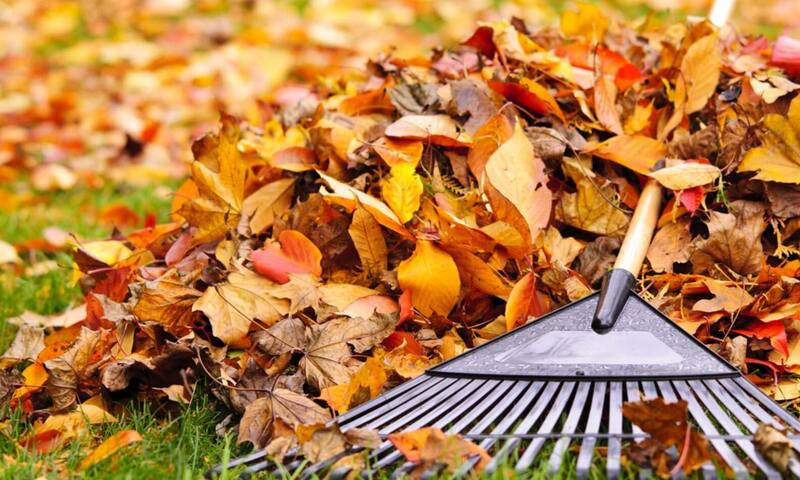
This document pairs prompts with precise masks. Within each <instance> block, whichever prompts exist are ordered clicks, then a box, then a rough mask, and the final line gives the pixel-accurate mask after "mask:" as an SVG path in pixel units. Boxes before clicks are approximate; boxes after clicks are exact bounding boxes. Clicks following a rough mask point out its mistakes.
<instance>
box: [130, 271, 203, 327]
mask: <svg viewBox="0 0 800 480" xmlns="http://www.w3.org/2000/svg"><path fill="white" fill-rule="evenodd" d="M200 296H201V293H200V292H198V291H197V290H195V289H193V288H189V287H187V286H185V285H183V284H181V283H179V282H176V281H173V280H170V279H164V280H161V281H159V282H153V283H152V284H150V285H148V286H147V288H145V289H143V290H142V293H141V294H140V295H139V301H138V302H137V303H136V306H135V307H133V314H134V315H135V316H136V317H137V318H138V319H139V320H141V321H143V322H156V323H160V324H162V325H164V327H165V329H166V330H167V331H168V332H170V333H172V334H173V335H176V336H179V337H180V336H183V335H185V334H187V333H189V331H190V330H191V328H192V325H193V321H194V318H195V317H196V314H195V313H194V312H195V310H193V309H192V307H193V305H194V303H195V301H196V300H197V299H198V298H199V297H200Z"/></svg>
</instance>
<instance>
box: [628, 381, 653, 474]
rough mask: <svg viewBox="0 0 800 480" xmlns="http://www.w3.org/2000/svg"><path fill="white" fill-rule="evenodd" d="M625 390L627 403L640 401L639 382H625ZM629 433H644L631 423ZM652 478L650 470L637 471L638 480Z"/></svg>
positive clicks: (639, 440) (637, 441) (637, 440)
mask: <svg viewBox="0 0 800 480" xmlns="http://www.w3.org/2000/svg"><path fill="white" fill-rule="evenodd" d="M625 389H626V390H627V392H628V401H629V402H638V401H641V400H642V391H641V390H640V389H639V382H635V381H634V382H625ZM631 431H632V432H633V433H634V434H637V435H640V434H642V433H644V432H642V429H641V428H639V427H638V426H637V425H636V424H634V423H631ZM641 441H642V439H641V438H637V439H636V440H634V442H636V443H639V442H641ZM652 476H653V471H652V470H651V469H649V468H642V469H641V470H639V478H642V479H645V478H650V477H652Z"/></svg>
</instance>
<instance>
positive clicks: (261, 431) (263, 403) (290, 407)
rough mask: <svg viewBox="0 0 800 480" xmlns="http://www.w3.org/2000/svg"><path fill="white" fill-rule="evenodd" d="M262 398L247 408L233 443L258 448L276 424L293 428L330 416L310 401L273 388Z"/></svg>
mask: <svg viewBox="0 0 800 480" xmlns="http://www.w3.org/2000/svg"><path fill="white" fill-rule="evenodd" d="M266 393H267V395H266V396H265V397H261V398H259V399H256V400H255V401H254V402H253V403H251V404H250V405H248V406H247V408H246V409H245V411H244V415H242V420H241V422H240V426H239V436H238V439H237V444H242V443H244V442H250V443H252V444H253V445H254V446H255V447H256V448H262V447H264V446H265V445H266V444H268V443H269V441H270V440H272V438H273V433H274V431H275V427H276V422H283V423H285V424H286V425H288V426H289V427H290V428H292V429H294V428H296V427H297V426H299V425H309V424H314V423H325V422H327V421H328V420H330V414H328V412H327V411H326V410H325V409H323V408H322V407H320V406H319V405H317V404H316V403H314V401H313V400H311V399H309V398H307V397H305V396H303V395H300V394H298V393H295V392H292V391H291V390H286V389H284V388H275V389H273V390H271V391H269V392H266Z"/></svg>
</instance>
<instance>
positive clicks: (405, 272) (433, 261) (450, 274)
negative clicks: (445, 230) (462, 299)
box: [397, 240, 461, 315]
mask: <svg viewBox="0 0 800 480" xmlns="http://www.w3.org/2000/svg"><path fill="white" fill-rule="evenodd" d="M397 280H398V282H399V283H400V287H401V288H402V289H403V290H404V291H410V292H411V302H412V303H413V305H414V308H416V309H417V310H419V311H420V312H421V313H422V314H423V315H431V314H432V313H438V314H439V315H447V314H448V313H450V310H452V309H453V307H454V306H455V304H456V302H457V301H458V297H459V294H460V291H461V280H460V278H459V274H458V267H457V266H456V263H455V261H453V257H451V256H450V255H449V254H447V252H445V251H444V250H442V249H441V248H440V247H438V246H436V244H434V243H433V242H431V241H429V240H419V241H418V242H417V247H416V249H415V250H414V253H413V254H412V255H411V257H409V258H407V259H405V260H403V261H402V262H400V265H399V266H398V267H397Z"/></svg>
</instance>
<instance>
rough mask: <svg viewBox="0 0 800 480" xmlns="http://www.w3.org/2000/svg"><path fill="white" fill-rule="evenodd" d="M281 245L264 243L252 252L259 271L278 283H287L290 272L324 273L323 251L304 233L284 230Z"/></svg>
mask: <svg viewBox="0 0 800 480" xmlns="http://www.w3.org/2000/svg"><path fill="white" fill-rule="evenodd" d="M278 242H280V247H277V246H275V245H264V247H263V248H262V249H260V250H256V251H254V252H253V253H251V254H250V259H251V260H252V261H253V265H254V266H255V269H256V271H257V272H258V273H260V274H261V275H264V276H265V277H267V278H269V279H270V280H272V281H274V282H277V283H287V282H288V281H289V274H299V273H309V274H312V275H314V276H317V277H319V276H320V275H322V265H321V263H320V262H321V261H322V253H321V252H320V251H319V248H317V246H316V245H314V243H313V242H312V241H311V240H309V239H308V238H307V237H306V236H305V235H303V234H302V233H300V232H298V231H295V230H284V231H282V232H281V233H280V234H279V235H278Z"/></svg>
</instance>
